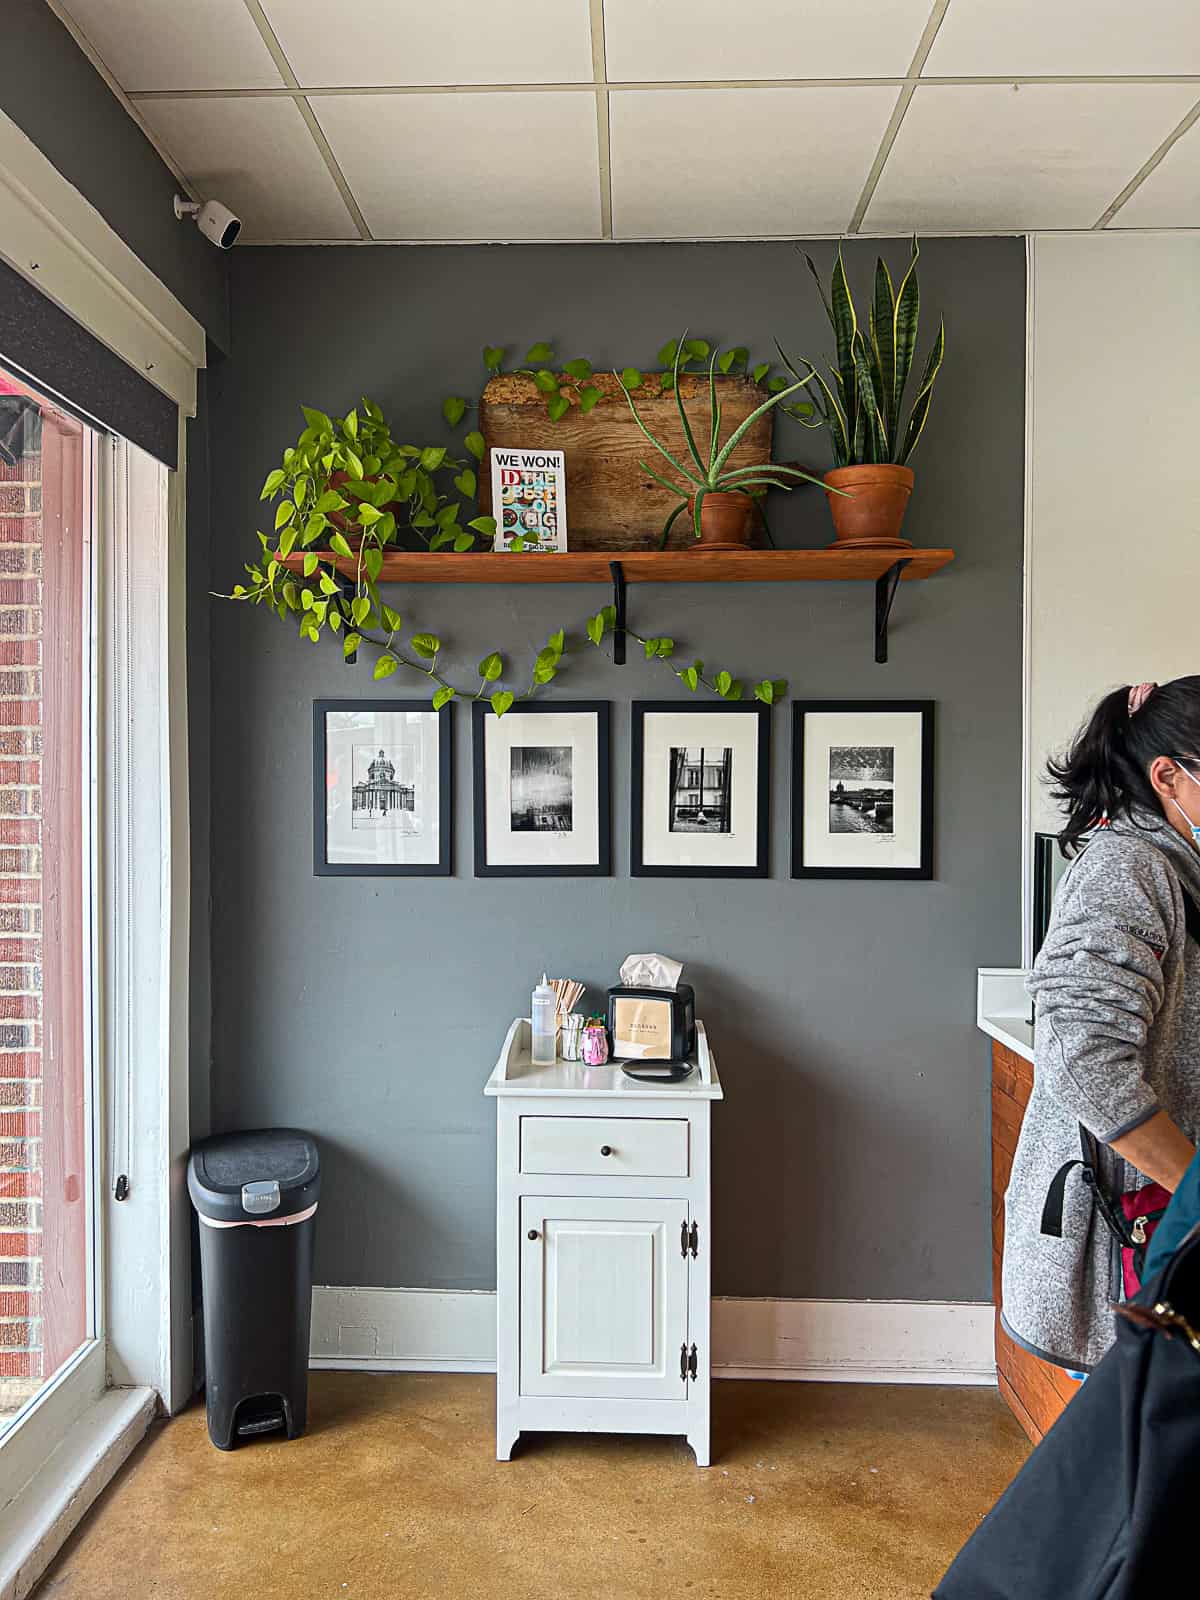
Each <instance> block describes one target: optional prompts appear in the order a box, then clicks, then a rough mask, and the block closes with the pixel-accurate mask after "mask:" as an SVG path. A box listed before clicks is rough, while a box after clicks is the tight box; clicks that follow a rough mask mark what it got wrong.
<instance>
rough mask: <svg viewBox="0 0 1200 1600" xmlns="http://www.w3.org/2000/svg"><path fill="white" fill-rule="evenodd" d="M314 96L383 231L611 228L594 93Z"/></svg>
mask: <svg viewBox="0 0 1200 1600" xmlns="http://www.w3.org/2000/svg"><path fill="white" fill-rule="evenodd" d="M309 103H310V105H311V106H312V108H313V110H314V111H315V112H316V115H317V120H318V121H319V122H320V124H321V127H322V128H323V129H324V131H325V136H326V138H327V139H328V140H329V143H330V147H331V148H332V150H333V153H334V155H335V156H336V157H337V160H338V163H339V165H340V166H341V169H342V171H343V173H344V174H345V176H346V181H347V182H348V183H349V185H350V189H351V191H352V193H353V195H354V198H355V199H356V200H357V201H358V204H359V206H360V207H361V208H362V211H363V215H364V216H365V217H366V219H367V226H368V227H369V228H370V230H371V232H372V234H373V235H374V236H375V237H376V238H379V239H399V240H414V239H482V240H503V239H597V238H599V237H600V184H599V175H598V173H599V168H598V158H597V141H596V98H595V96H594V95H593V94H591V93H590V92H583V91H578V90H562V91H555V90H546V91H544V92H541V93H536V94H521V93H520V92H517V93H513V94H470V93H465V94H401V95H313V96H311V97H310V100H309ZM393 153H394V155H393Z"/></svg>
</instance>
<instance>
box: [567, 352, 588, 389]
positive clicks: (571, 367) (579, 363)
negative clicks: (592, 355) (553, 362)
mask: <svg viewBox="0 0 1200 1600" xmlns="http://www.w3.org/2000/svg"><path fill="white" fill-rule="evenodd" d="M563 371H564V372H566V373H568V374H569V375H570V376H571V377H572V378H577V379H578V380H579V381H580V382H581V383H582V382H583V380H584V378H590V377H591V375H592V371H593V368H592V363H591V362H590V361H588V360H587V358H586V357H584V356H576V358H575V360H574V361H567V362H565V363H564V364H563Z"/></svg>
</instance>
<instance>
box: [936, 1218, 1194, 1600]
mask: <svg viewBox="0 0 1200 1600" xmlns="http://www.w3.org/2000/svg"><path fill="white" fill-rule="evenodd" d="M1198 1495H1200V1225H1198V1226H1197V1227H1195V1228H1193V1229H1192V1231H1191V1233H1190V1234H1188V1236H1187V1238H1186V1239H1185V1240H1184V1242H1183V1244H1182V1245H1181V1246H1180V1247H1179V1249H1178V1250H1177V1251H1176V1253H1175V1254H1174V1256H1172V1257H1171V1260H1170V1261H1169V1262H1168V1263H1167V1265H1166V1267H1164V1269H1163V1271H1162V1272H1161V1273H1160V1274H1159V1276H1158V1277H1157V1278H1156V1279H1155V1280H1154V1281H1153V1282H1152V1283H1150V1284H1148V1285H1147V1286H1146V1287H1145V1288H1144V1289H1143V1290H1142V1292H1141V1293H1140V1294H1139V1295H1138V1296H1137V1298H1136V1299H1135V1300H1134V1301H1132V1302H1131V1303H1130V1304H1129V1305H1127V1306H1122V1307H1121V1308H1120V1309H1119V1310H1118V1312H1117V1342H1116V1344H1115V1345H1113V1347H1112V1349H1111V1350H1109V1352H1108V1354H1107V1355H1106V1356H1105V1357H1104V1359H1103V1360H1102V1361H1101V1362H1100V1364H1099V1365H1098V1366H1097V1367H1096V1370H1095V1371H1094V1372H1093V1373H1092V1375H1091V1377H1090V1378H1089V1379H1088V1381H1087V1382H1086V1383H1085V1384H1084V1385H1083V1387H1082V1389H1081V1390H1080V1392H1079V1394H1078V1395H1077V1396H1076V1397H1075V1398H1074V1399H1073V1400H1072V1401H1071V1403H1070V1405H1069V1406H1068V1407H1067V1409H1066V1410H1065V1411H1064V1412H1063V1414H1062V1416H1061V1417H1060V1418H1059V1419H1058V1421H1057V1422H1056V1423H1055V1424H1054V1426H1053V1427H1052V1428H1051V1429H1050V1432H1049V1433H1048V1434H1047V1435H1046V1437H1045V1438H1044V1439H1043V1440H1042V1442H1041V1444H1040V1445H1038V1447H1037V1449H1036V1450H1035V1451H1034V1452H1033V1454H1032V1455H1031V1456H1030V1457H1029V1459H1028V1461H1026V1463H1025V1465H1024V1466H1023V1467H1022V1468H1021V1470H1020V1472H1019V1473H1018V1474H1017V1476H1016V1477H1015V1478H1014V1479H1013V1481H1012V1483H1011V1484H1010V1485H1009V1487H1008V1488H1007V1489H1006V1490H1005V1492H1004V1494H1003V1495H1002V1496H1001V1498H1000V1499H999V1500H998V1501H997V1502H996V1505H995V1506H994V1508H993V1509H992V1511H991V1512H990V1514H989V1515H988V1517H987V1518H986V1520H985V1521H984V1522H982V1523H981V1524H980V1526H979V1527H978V1528H977V1529H976V1531H975V1533H974V1534H972V1536H971V1538H970V1540H969V1541H968V1543H967V1544H966V1545H965V1547H964V1548H963V1550H962V1551H961V1552H960V1553H959V1555H958V1558H957V1559H956V1560H955V1562H954V1564H953V1566H952V1567H951V1568H950V1570H949V1572H947V1574H946V1576H945V1577H944V1578H943V1579H942V1581H941V1583H940V1584H939V1585H938V1587H937V1588H936V1589H935V1590H934V1592H933V1600H1151V1597H1153V1596H1155V1595H1158V1594H1165V1593H1178V1592H1181V1591H1182V1589H1183V1588H1184V1587H1186V1586H1187V1580H1186V1573H1187V1572H1189V1571H1191V1570H1192V1562H1193V1561H1194V1559H1195V1542H1196V1527H1197V1519H1198V1512H1197V1504H1198V1500H1197V1496H1198Z"/></svg>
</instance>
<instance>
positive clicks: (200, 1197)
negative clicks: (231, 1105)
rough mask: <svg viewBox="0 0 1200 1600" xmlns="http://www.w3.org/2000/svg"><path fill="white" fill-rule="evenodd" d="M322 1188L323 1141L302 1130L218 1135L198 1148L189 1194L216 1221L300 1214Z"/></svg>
mask: <svg viewBox="0 0 1200 1600" xmlns="http://www.w3.org/2000/svg"><path fill="white" fill-rule="evenodd" d="M320 1192H321V1159H320V1156H319V1155H318V1153H317V1142H316V1140H315V1139H314V1138H312V1136H311V1135H310V1134H307V1133H302V1132H301V1131H300V1130H299V1129H298V1128H261V1129H258V1130H256V1131H254V1132H249V1133H218V1134H214V1135H213V1136H212V1137H211V1138H209V1139H201V1140H200V1141H199V1142H198V1143H197V1144H195V1145H193V1147H192V1154H191V1159H190V1160H189V1161H188V1193H189V1194H190V1195H191V1197H192V1204H193V1205H194V1206H195V1208H196V1210H197V1211H198V1212H199V1213H200V1215H201V1216H202V1217H209V1218H211V1219H212V1220H213V1221H216V1222H251V1221H254V1220H256V1219H258V1218H271V1219H274V1218H278V1217H291V1216H295V1215H296V1214H297V1213H298V1212H300V1211H307V1210H308V1209H309V1207H310V1206H314V1205H315V1204H316V1203H317V1200H318V1198H319V1196H320Z"/></svg>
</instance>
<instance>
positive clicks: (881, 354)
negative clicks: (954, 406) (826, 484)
mask: <svg viewBox="0 0 1200 1600" xmlns="http://www.w3.org/2000/svg"><path fill="white" fill-rule="evenodd" d="M919 255H920V248H919V246H918V244H917V241H916V239H914V240H913V242H912V258H911V260H910V261H909V263H908V269H907V271H906V272H905V274H904V276H903V278H901V280H900V288H899V290H896V289H895V288H894V287H893V285H892V275H891V273H890V272H889V271H888V268H887V263H886V262H885V261H884V259H883V257H882V256H880V257H879V258H878V260H877V261H876V264H875V284H874V294H873V296H872V300H871V309H870V313H869V317H868V325H867V334H865V335H864V333H863V330H862V327H861V326H860V324H859V320H858V313H857V311H856V310H855V306H854V297H853V296H852V295H851V293H850V285H849V284H848V283H847V281H846V266H845V263H844V261H843V260H842V252H841V248H840V247H839V248H838V253H837V260H836V261H835V262H834V266H833V276H832V279H831V281H830V287H829V294H828V296H827V295H826V293H825V290H824V287H823V285H822V283H821V279H820V276H819V275H818V273H817V269H816V265H815V263H814V262H813V258H812V257H811V256H810V255H806V256H805V258H804V259H805V260H806V261H807V262H808V270H809V271H810V272H811V273H812V275H813V278H814V279H815V281H816V285H817V288H818V290H819V291H820V295H821V301H822V304H823V305H824V307H825V313H826V315H827V316H828V318H829V321H830V324H831V325H832V327H833V332H834V338H835V341H836V345H837V363H836V365H831V367H830V372H831V375H832V377H833V380H834V382H833V387H830V385H829V384H828V383H827V382H826V381H825V379H824V377H823V376H822V375H821V373H820V372H819V371H818V370H817V367H816V366H815V365H814V363H813V362H811V361H809V360H808V358H807V357H802V358H801V365H802V366H803V367H806V368H807V369H808V370H807V372H806V373H805V374H804V375H803V376H802V375H801V371H800V367H798V366H797V364H796V363H795V362H794V361H792V359H791V358H790V357H789V356H788V355H787V354H786V353H785V352H784V350H783V348H782V346H780V345H778V344H777V346H776V348H777V349H778V350H779V354H780V356H781V357H782V358H783V361H784V364H785V365H786V366H787V368H788V371H789V372H790V373H791V374H792V376H793V377H794V378H796V379H798V380H799V381H800V382H801V383H802V384H803V385H805V386H807V387H808V390H809V394H810V396H811V398H812V400H813V403H814V405H815V408H816V420H815V421H807V422H806V421H805V419H804V418H803V417H801V418H800V419H799V420H800V421H801V422H802V423H803V425H804V426H806V427H813V428H820V427H825V428H828V429H829V435H830V439H831V440H832V443H833V456H834V464H835V465H836V466H839V467H848V466H864V465H868V464H871V465H878V464H880V463H884V462H892V463H895V464H897V465H901V466H902V465H903V464H904V463H905V462H907V460H908V458H909V456H910V455H912V453H913V450H914V449H915V448H916V444H917V441H918V439H920V437H921V432H922V429H923V428H924V426H925V420H926V418H927V417H928V415H929V406H930V402H931V400H932V398H933V385H934V380H935V378H936V377H937V375H938V371H939V369H940V368H941V365H942V358H943V356H944V355H945V350H946V328H945V323H944V322H939V324H938V331H937V336H936V337H935V339H934V341H933V346H932V348H931V349H930V352H929V356H928V359H927V360H926V362H925V370H924V373H923V374H922V377H921V382H920V385H919V387H918V389H917V392H916V395H915V396H914V398H913V402H912V406H911V409H910V410H909V413H908V422H907V425H906V426H903V427H902V423H903V411H904V392H905V389H906V388H907V386H908V379H909V375H910V372H911V370H912V364H913V357H914V355H915V353H916V348H917V330H918V324H919V321H920V312H921V289H920V284H919V282H918V279H917V259H918V257H919Z"/></svg>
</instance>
